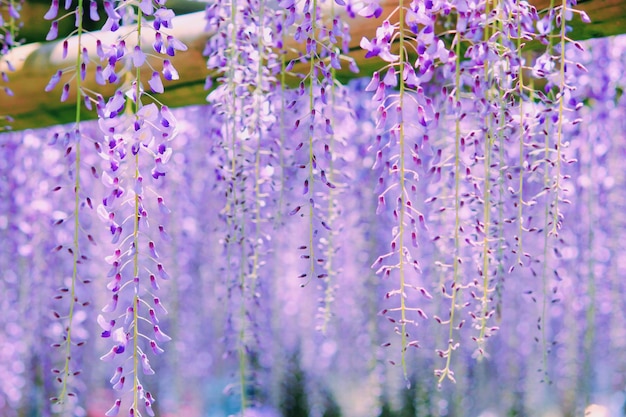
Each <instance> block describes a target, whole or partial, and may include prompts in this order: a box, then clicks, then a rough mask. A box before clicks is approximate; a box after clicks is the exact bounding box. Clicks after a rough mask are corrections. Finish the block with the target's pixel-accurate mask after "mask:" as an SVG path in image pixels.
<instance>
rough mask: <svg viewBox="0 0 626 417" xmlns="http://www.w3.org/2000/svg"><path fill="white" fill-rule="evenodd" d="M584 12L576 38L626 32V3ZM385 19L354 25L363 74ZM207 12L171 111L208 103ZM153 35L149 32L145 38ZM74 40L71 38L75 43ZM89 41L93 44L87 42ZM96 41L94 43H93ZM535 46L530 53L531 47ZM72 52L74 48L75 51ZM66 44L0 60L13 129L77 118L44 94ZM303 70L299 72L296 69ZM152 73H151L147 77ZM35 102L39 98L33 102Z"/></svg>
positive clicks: (169, 93) (183, 19)
mask: <svg viewBox="0 0 626 417" xmlns="http://www.w3.org/2000/svg"><path fill="white" fill-rule="evenodd" d="M173 3H175V4H174V5H173V6H171V7H174V6H175V5H176V4H178V3H181V6H186V7H187V8H183V10H187V11H188V10H189V7H190V6H189V3H192V2H189V1H175V2H173ZM383 3H384V4H385V7H386V10H385V11H384V12H383V14H382V16H387V15H388V12H389V11H390V10H391V9H393V8H394V7H395V5H396V3H397V2H395V1H393V0H386V1H385V2H383ZM531 3H532V4H533V5H534V6H535V7H536V8H537V10H542V9H545V8H547V7H549V6H550V0H534V1H531ZM579 3H580V4H579V9H580V10H583V11H585V12H586V13H587V14H588V15H589V17H590V19H591V23H589V24H586V23H583V22H582V21H581V19H580V18H579V17H575V18H574V20H573V21H572V22H571V25H572V28H573V30H572V32H571V36H572V39H574V40H585V39H590V38H599V37H605V36H612V35H617V34H621V33H626V2H625V1H624V0H591V1H580V2H579ZM381 21H382V19H364V18H356V19H354V20H353V21H352V24H351V36H352V40H351V44H350V51H351V55H352V56H353V57H354V58H355V59H356V60H357V62H358V63H359V67H360V73H359V74H358V76H367V75H371V72H372V71H373V68H376V67H377V66H379V64H380V61H379V60H377V59H373V60H368V61H366V60H365V59H364V55H365V52H364V51H363V50H361V49H360V48H359V41H360V39H361V38H362V37H363V36H371V34H372V33H373V32H374V31H375V30H376V27H377V26H378V25H379V24H380V22H381ZM203 28H204V22H203V12H195V13H189V14H185V15H181V16H178V17H177V18H176V20H175V22H174V29H173V30H172V33H173V34H174V35H175V37H177V38H178V39H181V40H182V41H184V42H185V43H186V44H187V46H188V47H189V50H188V51H186V52H185V53H181V54H178V55H177V56H176V57H174V58H173V59H172V63H173V64H174V66H175V67H176V68H177V69H178V71H179V73H180V80H179V81H173V82H170V83H169V85H168V88H167V89H166V91H165V94H164V95H163V96H162V102H163V103H166V104H167V105H168V106H170V107H183V106H189V105H195V104H203V103H205V102H206V95H207V92H206V91H205V90H204V88H203V87H204V84H205V78H206V77H207V75H208V74H209V73H208V71H207V69H206V58H204V57H203V56H202V50H203V49H204V45H205V42H206V39H207V38H208V36H209V33H207V32H204V31H203ZM152 36H153V33H148V31H146V33H145V37H146V39H148V38H150V37H152ZM103 37H104V38H107V37H111V34H110V33H109V34H106V35H101V34H98V36H96V37H94V39H95V38H100V39H102V38H103ZM70 42H71V40H70ZM87 42H89V41H87ZM94 43H95V42H94ZM145 45H147V48H148V49H149V48H150V43H149V42H146V43H145ZM290 47H291V48H293V49H294V50H298V49H303V44H297V43H295V42H294V41H293V40H292V41H291V45H290ZM532 48H533V47H532V45H529V46H528V49H532ZM71 50H72V48H70V51H71ZM61 51H62V41H55V42H48V43H42V42H36V43H30V44H27V45H23V46H21V47H18V48H16V49H14V50H13V51H12V52H11V53H10V54H9V55H7V56H5V57H3V58H2V59H1V60H0V71H8V66H7V64H6V60H10V61H11V63H12V64H13V66H14V67H15V68H16V71H15V72H13V73H9V74H10V87H11V89H12V90H13V92H14V97H10V98H9V97H4V98H3V99H2V100H0V115H10V116H11V117H12V118H13V119H14V121H13V122H12V123H11V127H12V129H14V130H22V129H27V128H33V127H44V126H51V125H57V124H64V123H68V122H70V121H71V120H72V117H73V116H74V108H75V105H74V104H72V100H68V101H67V102H65V103H62V102H60V101H59V100H58V97H57V95H58V92H52V93H45V92H44V88H45V86H46V84H47V83H48V81H49V80H50V77H51V75H52V74H54V73H55V72H56V71H57V70H59V69H61V68H65V67H68V66H70V65H71V64H72V62H73V61H74V60H75V57H73V56H72V53H71V52H70V55H68V56H67V57H66V58H65V59H62V58H61ZM295 70H296V71H297V70H298V69H297V68H296V69H295ZM144 75H147V74H144ZM338 76H339V77H340V78H341V77H354V76H355V74H353V73H351V72H350V71H349V70H348V69H347V68H344V69H343V70H342V71H340V72H339V74H338ZM86 87H87V88H89V89H91V90H93V91H98V92H101V93H102V94H103V95H105V96H106V95H111V94H113V92H114V91H115V86H111V85H108V86H106V87H104V88H103V87H101V86H99V85H97V84H96V83H95V81H94V80H93V79H88V80H87V82H86ZM33 98H36V99H33ZM85 116H86V118H93V117H95V113H91V114H90V115H89V114H86V115H85Z"/></svg>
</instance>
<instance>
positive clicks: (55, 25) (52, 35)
mask: <svg viewBox="0 0 626 417" xmlns="http://www.w3.org/2000/svg"><path fill="white" fill-rule="evenodd" d="M57 36H59V22H58V21H57V20H55V21H54V22H52V24H51V25H50V31H48V34H47V35H46V40H47V41H51V40H54V39H56V38H57Z"/></svg>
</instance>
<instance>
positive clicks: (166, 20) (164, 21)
mask: <svg viewBox="0 0 626 417" xmlns="http://www.w3.org/2000/svg"><path fill="white" fill-rule="evenodd" d="M174 16H175V15H174V12H173V11H172V10H170V9H165V8H162V9H158V10H157V11H156V12H154V22H152V25H153V26H154V30H157V31H158V30H160V29H161V26H163V27H165V28H168V29H172V19H173V18H174Z"/></svg>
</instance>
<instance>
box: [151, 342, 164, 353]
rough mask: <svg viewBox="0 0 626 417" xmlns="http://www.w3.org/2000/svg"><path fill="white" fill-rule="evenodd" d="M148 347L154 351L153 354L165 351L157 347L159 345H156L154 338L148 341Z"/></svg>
mask: <svg viewBox="0 0 626 417" xmlns="http://www.w3.org/2000/svg"><path fill="white" fill-rule="evenodd" d="M150 348H152V351H153V352H154V354H155V355H160V354H161V353H163V352H165V351H164V350H163V349H161V348H160V347H159V345H157V343H156V342H155V341H154V340H151V341H150Z"/></svg>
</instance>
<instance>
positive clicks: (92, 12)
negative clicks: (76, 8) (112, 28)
mask: <svg viewBox="0 0 626 417" xmlns="http://www.w3.org/2000/svg"><path fill="white" fill-rule="evenodd" d="M89 18H90V19H91V20H93V21H94V22H97V21H99V20H100V15H99V14H98V3H96V2H95V0H90V1H89Z"/></svg>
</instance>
